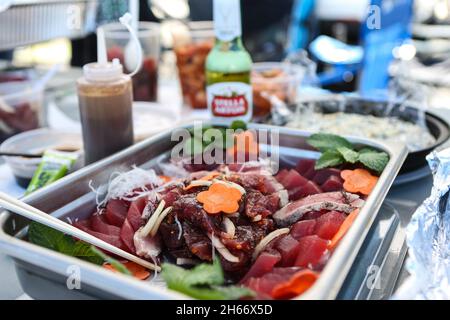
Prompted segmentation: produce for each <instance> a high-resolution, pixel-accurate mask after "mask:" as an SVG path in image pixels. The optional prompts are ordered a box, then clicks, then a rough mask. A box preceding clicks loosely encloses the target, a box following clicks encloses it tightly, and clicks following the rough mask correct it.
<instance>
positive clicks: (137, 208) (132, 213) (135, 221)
mask: <svg viewBox="0 0 450 320" xmlns="http://www.w3.org/2000/svg"><path fill="white" fill-rule="evenodd" d="M147 202H148V200H147V198H146V197H141V198H138V199H136V200H134V201H133V202H132V203H131V205H130V208H129V209H128V213H127V220H128V221H129V222H130V224H131V226H132V227H133V230H134V231H137V230H138V229H139V228H140V227H142V226H143V225H144V219H142V211H144V208H145V206H146V205H147Z"/></svg>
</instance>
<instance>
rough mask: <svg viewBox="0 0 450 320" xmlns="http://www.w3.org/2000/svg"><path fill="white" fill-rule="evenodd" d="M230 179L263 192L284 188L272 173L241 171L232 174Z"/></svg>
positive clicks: (272, 191) (247, 187) (273, 191)
mask: <svg viewBox="0 0 450 320" xmlns="http://www.w3.org/2000/svg"><path fill="white" fill-rule="evenodd" d="M228 180H230V181H232V182H235V183H237V184H239V185H241V186H243V187H244V188H245V189H246V190H247V189H254V190H258V191H259V192H261V193H263V194H271V193H275V192H278V191H280V190H283V189H284V187H283V185H282V184H281V183H279V182H278V181H277V180H276V179H275V177H274V176H272V175H271V174H269V173H267V174H261V173H254V172H240V173H235V174H232V175H231V176H230V177H229V178H228Z"/></svg>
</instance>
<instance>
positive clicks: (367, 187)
mask: <svg viewBox="0 0 450 320" xmlns="http://www.w3.org/2000/svg"><path fill="white" fill-rule="evenodd" d="M341 177H342V179H344V189H345V191H348V192H352V193H361V194H363V195H366V196H368V195H369V194H370V193H371V192H372V190H373V188H374V187H375V185H376V184H377V182H378V177H376V176H373V175H372V174H371V173H370V172H369V171H367V170H366V169H355V170H343V171H342V172H341Z"/></svg>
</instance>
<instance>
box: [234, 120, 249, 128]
mask: <svg viewBox="0 0 450 320" xmlns="http://www.w3.org/2000/svg"><path fill="white" fill-rule="evenodd" d="M230 129H233V130H238V129H242V130H247V123H245V121H242V120H234V121H233V122H232V123H231V125H230Z"/></svg>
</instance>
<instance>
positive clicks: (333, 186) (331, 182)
mask: <svg viewBox="0 0 450 320" xmlns="http://www.w3.org/2000/svg"><path fill="white" fill-rule="evenodd" d="M321 188H322V190H323V192H333V191H341V190H343V181H342V178H341V177H337V176H330V177H329V178H328V179H327V180H326V181H325V182H324V183H323V184H322V186H321Z"/></svg>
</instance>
